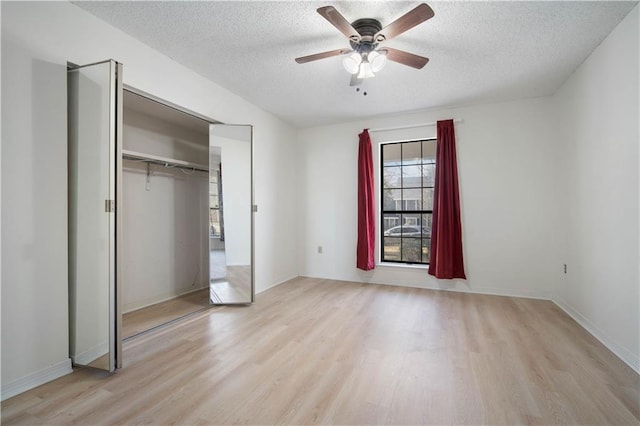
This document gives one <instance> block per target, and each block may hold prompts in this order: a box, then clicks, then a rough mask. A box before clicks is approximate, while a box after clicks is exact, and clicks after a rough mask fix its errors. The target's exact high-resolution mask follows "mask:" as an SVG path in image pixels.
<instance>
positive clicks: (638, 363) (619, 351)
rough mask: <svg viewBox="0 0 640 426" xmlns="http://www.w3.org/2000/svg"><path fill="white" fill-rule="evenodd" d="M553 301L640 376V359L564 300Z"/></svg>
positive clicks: (553, 299)
mask: <svg viewBox="0 0 640 426" xmlns="http://www.w3.org/2000/svg"><path fill="white" fill-rule="evenodd" d="M551 301H552V302H553V303H555V304H556V306H558V307H559V308H560V309H562V310H563V311H564V312H565V313H566V314H567V315H569V316H570V317H571V318H573V320H574V321H575V322H577V323H578V324H580V326H581V327H582V328H584V329H585V330H587V331H588V332H589V334H591V335H592V336H593V337H595V338H596V339H598V340H599V341H600V343H602V344H603V345H604V346H606V347H607V349H609V350H610V351H611V352H613V353H614V355H615V356H617V357H618V358H620V359H621V360H622V361H623V362H624V363H625V364H627V365H628V366H629V367H631V368H632V369H633V370H634V371H635V372H636V373H638V374H640V359H638V357H637V356H636V355H634V354H632V353H631V351H629V350H628V349H626V348H623V347H622V346H620V345H618V344H617V343H616V342H614V341H613V340H612V339H610V338H609V337H607V335H606V333H603V332H602V331H601V330H599V329H598V327H596V326H594V325H593V324H592V323H591V321H589V320H588V319H587V318H585V317H584V316H583V315H582V314H581V313H580V312H578V311H577V310H575V309H574V308H573V307H572V306H571V305H569V304H568V303H566V302H564V301H563V300H560V299H556V298H551Z"/></svg>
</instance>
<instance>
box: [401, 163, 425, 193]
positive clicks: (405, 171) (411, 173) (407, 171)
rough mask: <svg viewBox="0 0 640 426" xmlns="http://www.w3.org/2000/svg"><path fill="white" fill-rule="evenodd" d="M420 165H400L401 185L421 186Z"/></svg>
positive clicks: (406, 186)
mask: <svg viewBox="0 0 640 426" xmlns="http://www.w3.org/2000/svg"><path fill="white" fill-rule="evenodd" d="M421 177H422V166H402V186H403V187H405V188H420V187H421V186H422V179H421Z"/></svg>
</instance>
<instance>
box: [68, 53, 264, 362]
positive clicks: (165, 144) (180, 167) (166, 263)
mask: <svg viewBox="0 0 640 426" xmlns="http://www.w3.org/2000/svg"><path fill="white" fill-rule="evenodd" d="M122 74H123V66H122V64H119V63H117V62H116V61H113V60H108V61H104V62H99V63H95V64H90V65H86V66H75V65H70V66H69V70H68V78H67V84H68V117H69V120H68V128H69V150H68V152H69V162H68V167H69V320H70V324H69V331H70V346H69V351H70V357H71V358H72V360H73V362H74V364H77V365H87V366H91V367H95V368H100V369H104V370H107V371H114V370H115V369H117V368H120V367H121V366H122V356H123V354H122V341H123V340H124V339H127V338H135V336H136V335H138V334H139V333H143V332H145V331H148V330H152V329H154V328H156V327H159V326H162V325H163V324H167V323H171V322H172V321H175V320H176V319H178V318H181V317H184V316H186V315H189V314H191V313H193V312H196V311H198V310H201V309H206V308H208V307H209V306H210V305H216V304H240V305H244V304H249V303H253V301H254V294H255V290H254V264H255V259H254V246H253V235H254V213H255V211H257V207H256V206H255V205H254V202H253V128H252V126H250V125H228V124H221V123H217V122H215V120H212V119H210V118H207V117H204V116H201V115H199V114H197V113H194V112H191V111H188V110H186V109H184V108H181V107H180V106H177V105H175V104H172V103H170V102H166V101H164V100H162V99H159V98H156V97H154V96H152V95H150V94H147V93H144V92H142V91H139V90H137V89H135V88H133V87H123V84H122Z"/></svg>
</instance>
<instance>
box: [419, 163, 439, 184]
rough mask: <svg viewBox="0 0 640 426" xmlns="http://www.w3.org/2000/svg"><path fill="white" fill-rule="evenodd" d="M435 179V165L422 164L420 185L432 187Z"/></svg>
mask: <svg viewBox="0 0 640 426" xmlns="http://www.w3.org/2000/svg"><path fill="white" fill-rule="evenodd" d="M435 180H436V165H435V164H424V165H423V166H422V186H430V187H432V188H433V186H434V183H435Z"/></svg>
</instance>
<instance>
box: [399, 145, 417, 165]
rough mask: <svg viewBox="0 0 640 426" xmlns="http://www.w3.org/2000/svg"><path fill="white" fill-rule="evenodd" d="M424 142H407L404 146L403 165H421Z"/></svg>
mask: <svg viewBox="0 0 640 426" xmlns="http://www.w3.org/2000/svg"><path fill="white" fill-rule="evenodd" d="M421 148H422V142H406V143H403V144H402V164H403V165H407V164H420V163H421V162H422V154H421V152H420V151H421Z"/></svg>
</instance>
